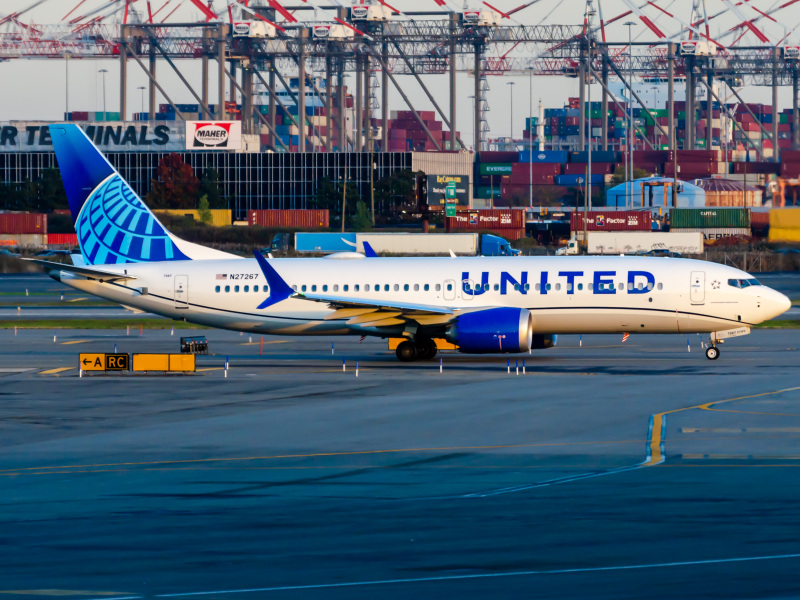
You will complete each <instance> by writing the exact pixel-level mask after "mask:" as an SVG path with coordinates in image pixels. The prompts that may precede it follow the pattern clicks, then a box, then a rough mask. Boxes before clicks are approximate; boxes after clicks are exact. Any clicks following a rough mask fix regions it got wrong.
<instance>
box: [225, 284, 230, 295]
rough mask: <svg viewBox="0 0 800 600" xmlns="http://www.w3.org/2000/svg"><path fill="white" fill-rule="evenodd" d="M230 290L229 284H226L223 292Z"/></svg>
mask: <svg viewBox="0 0 800 600" xmlns="http://www.w3.org/2000/svg"><path fill="white" fill-rule="evenodd" d="M230 291H231V286H229V285H226V286H225V292H226V293H227V292H230Z"/></svg>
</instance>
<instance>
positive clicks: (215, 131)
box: [186, 121, 242, 150]
mask: <svg viewBox="0 0 800 600" xmlns="http://www.w3.org/2000/svg"><path fill="white" fill-rule="evenodd" d="M241 147H242V123H241V121H186V149H187V150H240V149H241Z"/></svg>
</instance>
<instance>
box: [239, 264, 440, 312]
mask: <svg viewBox="0 0 800 600" xmlns="http://www.w3.org/2000/svg"><path fill="white" fill-rule="evenodd" d="M254 254H255V257H256V260H257V261H258V264H259V266H260V267H261V270H262V272H263V273H264V277H265V278H266V280H267V283H268V284H269V289H270V296H269V298H267V299H266V300H265V301H264V302H262V303H261V305H259V308H267V307H268V306H272V305H273V304H277V303H278V302H282V301H283V300H286V299H288V298H292V299H298V300H308V301H309V302H322V303H325V304H327V305H328V306H330V307H331V308H334V309H336V310H335V311H334V312H333V313H331V314H330V315H328V316H327V317H326V320H332V319H347V324H348V325H361V326H362V327H383V326H388V325H399V324H402V323H406V322H407V321H416V322H417V323H419V324H420V325H434V324H442V323H447V322H449V321H451V320H452V319H453V318H454V316H455V313H456V311H454V310H453V309H451V308H446V307H442V306H431V305H427V304H415V303H411V302H399V301H396V300H376V299H369V298H364V299H363V300H362V299H360V298H353V297H344V296H329V295H327V294H317V293H298V292H295V291H294V290H293V289H292V288H291V287H290V286H289V285H288V284H287V283H286V282H285V281H284V280H283V278H282V277H281V276H280V274H278V272H277V271H276V270H275V269H274V268H273V267H272V265H270V264H269V262H268V261H267V259H265V258H264V257H263V255H261V253H259V252H255V253H254Z"/></svg>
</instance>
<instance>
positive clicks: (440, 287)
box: [436, 283, 442, 292]
mask: <svg viewBox="0 0 800 600" xmlns="http://www.w3.org/2000/svg"><path fill="white" fill-rule="evenodd" d="M441 290H442V284H441V283H437V284H436V291H437V292H440V291H441Z"/></svg>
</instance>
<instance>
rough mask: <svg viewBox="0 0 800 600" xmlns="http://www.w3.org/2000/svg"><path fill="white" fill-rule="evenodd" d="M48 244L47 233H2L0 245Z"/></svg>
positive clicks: (27, 245) (29, 245)
mask: <svg viewBox="0 0 800 600" xmlns="http://www.w3.org/2000/svg"><path fill="white" fill-rule="evenodd" d="M46 245H47V234H45V233H0V246H3V247H9V246H10V247H16V248H43V247H44V246H46Z"/></svg>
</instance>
